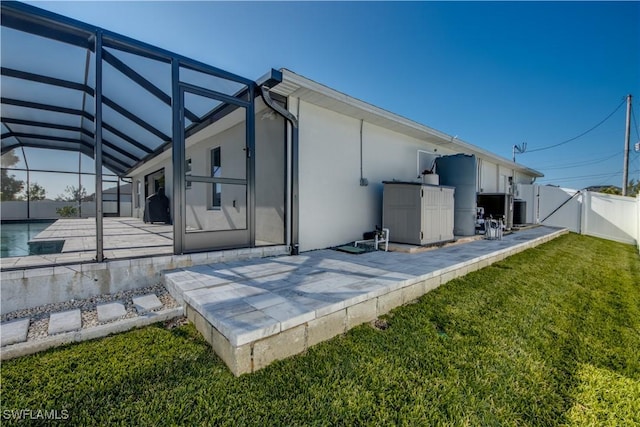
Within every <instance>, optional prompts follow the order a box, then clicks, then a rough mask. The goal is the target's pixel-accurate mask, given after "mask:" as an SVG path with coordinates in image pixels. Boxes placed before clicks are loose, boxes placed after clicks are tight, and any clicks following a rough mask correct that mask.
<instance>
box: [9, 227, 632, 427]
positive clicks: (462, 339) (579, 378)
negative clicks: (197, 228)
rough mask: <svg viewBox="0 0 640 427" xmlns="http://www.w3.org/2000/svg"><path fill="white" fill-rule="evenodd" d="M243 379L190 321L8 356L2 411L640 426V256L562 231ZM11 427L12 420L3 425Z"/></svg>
mask: <svg viewBox="0 0 640 427" xmlns="http://www.w3.org/2000/svg"><path fill="white" fill-rule="evenodd" d="M386 319H387V320H388V325H389V327H388V328H387V329H385V330H379V329H376V328H373V327H372V326H370V325H362V326H360V327H357V328H355V329H353V330H351V331H350V332H349V333H348V334H346V335H345V336H340V337H337V338H335V339H333V340H331V341H328V342H326V343H323V344H320V345H318V346H316V347H315V348H313V349H311V350H309V351H308V352H307V353H306V354H303V355H300V356H296V357H294V358H291V359H288V360H285V361H281V362H277V363H275V364H273V365H271V366H270V367H268V368H266V369H264V370H262V371H259V372H258V373H255V374H251V375H245V376H243V377H240V378H235V377H234V376H232V375H231V374H230V373H229V371H228V370H227V369H226V367H225V366H224V364H223V363H222V362H221V361H220V360H219V359H218V358H217V357H216V356H215V354H213V352H212V350H211V349H210V347H209V346H208V345H207V344H206V343H205V341H204V340H203V339H202V338H201V337H200V336H199V335H198V333H197V332H196V331H195V329H194V328H193V327H192V326H191V325H187V326H182V327H179V328H176V329H172V330H168V329H166V328H164V327H163V325H156V326H152V327H147V328H144V329H140V330H136V331H132V332H129V333H124V334H120V335H115V336H112V337H108V338H104V339H99V340H95V341H91V342H85V343H81V344H77V345H71V346H68V347H65V348H59V349H54V350H50V351H47V352H45V353H41V354H37V355H34V356H29V357H24V358H21V359H17V360H12V361H8V362H5V363H3V364H2V382H1V389H2V403H1V407H2V415H3V416H6V415H7V412H6V411H8V410H15V409H31V410H34V411H35V410H38V409H42V410H52V409H57V410H58V411H61V410H63V409H64V410H66V411H68V414H69V416H70V421H71V422H73V423H75V424H81V425H92V424H121V425H217V424H225V425H233V426H243V425H259V426H271V425H347V426H351V425H396V424H400V425H471V426H479V425H481V426H485V425H518V426H521V425H558V424H560V425H593V426H596V425H597V426H599V425H620V426H629V425H640V257H639V256H638V253H637V249H636V248H635V247H633V246H631V245H623V244H618V243H614V242H609V241H606V240H601V239H596V238H591V237H585V236H579V235H576V234H569V235H566V236H563V237H560V238H558V239H556V240H554V241H552V242H550V243H547V244H545V245H542V246H539V247H538V248H535V249H531V250H528V251H526V252H524V253H521V254H519V255H516V256H513V257H511V258H509V259H507V260H505V261H503V262H500V263H498V264H494V265H493V266H491V267H488V268H485V269H483V270H481V271H478V272H475V273H472V274H469V275H467V276H466V277H463V278H460V279H456V280H454V281H452V282H449V283H448V284H447V285H445V286H443V287H441V288H440V289H438V290H436V291H434V292H431V293H429V294H427V295H425V296H424V297H423V298H421V299H420V300H419V301H418V303H416V304H410V305H407V306H404V307H401V308H398V309H396V310H395V311H393V312H392V313H391V314H390V315H389V316H386ZM5 424H7V422H6V420H3V425H5Z"/></svg>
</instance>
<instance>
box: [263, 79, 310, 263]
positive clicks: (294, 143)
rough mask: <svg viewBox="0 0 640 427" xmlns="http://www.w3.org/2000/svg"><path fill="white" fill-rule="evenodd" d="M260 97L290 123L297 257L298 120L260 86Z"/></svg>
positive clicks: (293, 233)
mask: <svg viewBox="0 0 640 427" xmlns="http://www.w3.org/2000/svg"><path fill="white" fill-rule="evenodd" d="M260 95H261V96H262V100H263V101H264V103H265V104H267V106H269V108H271V109H272V110H273V111H275V112H276V113H278V114H280V115H281V116H282V117H284V118H285V119H286V120H287V121H288V122H289V123H291V165H290V168H291V196H290V199H289V200H290V203H291V205H290V206H289V211H290V212H291V242H290V245H291V255H298V252H299V250H300V242H299V231H300V230H299V202H298V118H297V117H296V116H295V115H293V114H292V113H291V112H290V111H289V110H287V109H286V108H283V107H282V106H280V105H279V104H278V103H276V102H275V101H274V100H273V99H272V98H271V94H270V93H269V88H268V87H266V86H260Z"/></svg>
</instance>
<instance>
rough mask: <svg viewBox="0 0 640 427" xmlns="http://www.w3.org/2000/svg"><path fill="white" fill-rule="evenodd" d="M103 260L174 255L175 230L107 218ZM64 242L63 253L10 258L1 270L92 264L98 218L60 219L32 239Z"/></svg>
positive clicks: (2, 265) (104, 228)
mask: <svg viewBox="0 0 640 427" xmlns="http://www.w3.org/2000/svg"><path fill="white" fill-rule="evenodd" d="M103 230H104V241H103V248H104V256H105V258H107V259H117V258H131V257H141V256H150V255H170V254H173V226H172V225H167V224H145V223H144V222H143V221H142V220H141V219H138V218H128V217H122V218H110V217H109V218H104V219H103ZM60 240H62V241H64V245H63V247H62V251H61V252H60V253H53V254H45V255H28V256H22V257H7V258H2V259H1V260H0V265H1V267H2V269H16V268H29V267H34V266H44V265H58V264H68V263H79V262H87V261H91V260H93V259H94V258H95V256H96V220H95V218H72V219H59V220H57V221H56V222H54V223H53V224H51V225H50V226H49V227H47V228H46V229H45V230H43V231H42V232H40V233H39V234H38V235H37V236H35V237H34V238H33V239H31V242H33V243H34V244H35V245H37V244H38V242H40V243H41V244H43V245H46V244H47V242H50V241H60Z"/></svg>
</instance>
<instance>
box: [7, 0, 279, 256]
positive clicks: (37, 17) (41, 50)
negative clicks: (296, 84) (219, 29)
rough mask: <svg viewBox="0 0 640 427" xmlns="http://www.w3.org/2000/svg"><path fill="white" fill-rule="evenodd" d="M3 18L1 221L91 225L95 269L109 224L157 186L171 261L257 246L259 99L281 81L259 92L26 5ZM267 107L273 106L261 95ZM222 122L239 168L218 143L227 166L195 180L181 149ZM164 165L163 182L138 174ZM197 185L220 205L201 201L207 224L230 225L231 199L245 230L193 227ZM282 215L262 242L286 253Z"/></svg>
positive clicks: (272, 80)
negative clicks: (215, 217)
mask: <svg viewBox="0 0 640 427" xmlns="http://www.w3.org/2000/svg"><path fill="white" fill-rule="evenodd" d="M1 8H2V30H1V31H2V33H1V65H2V66H1V85H2V98H1V108H2V110H1V116H2V143H1V152H2V179H3V182H2V200H3V201H2V213H3V215H2V218H3V220H4V219H6V218H8V217H9V214H10V213H11V215H13V216H14V217H16V218H24V219H33V218H42V217H55V218H59V217H69V218H85V219H86V218H91V219H92V221H91V223H92V225H93V227H94V230H93V231H94V233H95V248H94V249H95V257H94V261H98V262H101V261H103V260H104V259H105V255H104V229H105V225H104V221H105V217H110V216H114V217H132V216H135V214H136V213H137V212H138V211H139V210H141V209H143V208H144V204H145V199H146V197H148V196H149V195H150V193H152V192H153V191H154V190H157V189H158V188H157V186H158V183H160V184H161V185H162V186H164V187H165V188H166V194H167V196H168V199H169V201H170V206H169V208H170V211H171V214H170V215H171V221H172V222H171V224H169V225H170V226H171V227H170V233H169V235H170V238H171V239H172V242H171V244H172V252H173V253H175V254H180V253H186V252H193V251H200V250H208V249H215V248H226V247H251V246H255V245H257V244H259V243H257V242H260V241H261V237H260V236H256V217H257V216H258V215H256V175H255V174H256V160H255V159H256V157H259V156H257V155H251V154H252V153H254V152H255V141H256V131H255V120H256V114H255V108H256V107H255V105H256V102H257V100H256V96H258V95H260V94H261V92H262V89H263V88H267V89H268V88H269V87H272V86H273V85H275V84H277V83H278V82H279V81H280V80H281V78H282V77H281V73H279V72H278V71H275V70H272V71H271V72H270V73H269V74H268V75H267V76H265V77H264V78H263V79H261V81H260V83H257V82H254V81H252V80H249V79H246V78H243V77H240V76H237V75H235V74H232V73H229V72H226V71H224V70H221V69H219V68H216V67H212V66H209V65H206V64H203V63H200V62H198V61H195V60H192V59H189V58H185V57H183V56H180V55H178V54H175V53H172V52H169V51H166V50H163V49H160V48H156V47H153V46H151V45H148V44H145V43H142V42H139V41H136V40H133V39H130V38H128V37H125V36H122V35H119V34H115V33H112V32H110V31H107V30H104V29H102V28H99V27H95V26H92V25H89V24H85V23H82V22H79V21H75V20H72V19H69V18H66V17H64V16H60V15H57V14H53V13H50V12H47V11H44V10H42V9H39V8H35V7H32V6H29V5H25V4H22V3H18V2H2V5H1ZM267 101H270V102H274V101H273V100H271V99H268V95H267V99H265V101H264V103H266V104H267V105H269V103H268V102H267ZM278 101H279V102H280V104H284V102H285V101H284V100H278ZM261 102H263V101H261ZM262 106H263V107H264V104H262ZM272 108H273V107H272ZM278 119H279V120H280V121H279V122H278V123H279V126H280V127H281V128H282V131H281V132H280V133H281V135H280V136H279V138H280V139H279V140H278V144H280V147H279V148H278V150H281V153H280V152H278V156H280V157H281V158H282V161H278V162H277V170H276V171H275V174H273V173H272V175H274V176H276V177H277V180H276V182H277V186H279V187H281V190H279V192H278V194H277V195H276V196H275V197H276V199H277V203H275V204H277V206H276V207H277V208H278V209H280V208H282V209H281V210H282V211H284V210H285V209H284V205H285V199H286V198H287V197H288V195H286V194H285V192H286V184H285V180H286V173H287V169H286V166H285V162H286V150H287V148H286V145H287V141H286V136H285V135H286V126H287V124H286V122H285V120H284V119H283V118H282V113H280V115H278ZM223 122H224V123H227V122H229V123H231V124H233V125H234V126H235V127H233V129H236V128H237V129H240V131H238V132H237V135H239V136H238V137H237V138H236V139H238V140H240V142H239V144H241V146H239V148H237V149H236V151H240V150H241V151H242V153H243V157H242V159H241V161H237V160H236V161H235V163H237V165H235V166H234V167H233V170H232V169H231V168H230V167H226V165H228V164H229V163H230V162H231V160H229V159H230V158H231V154H227V152H229V153H231V150H230V149H229V150H227V149H226V148H224V147H225V146H224V145H222V146H223V150H227V151H226V152H223V153H222V159H223V160H224V161H226V162H227V163H226V165H225V167H222V168H220V167H219V168H218V169H217V170H213V171H212V170H211V169H212V167H211V166H212V165H208V166H207V168H208V172H207V173H205V172H202V171H200V172H199V171H198V170H197V168H194V169H193V170H192V169H191V162H192V161H194V162H195V158H194V155H191V154H189V151H188V149H187V148H186V145H187V144H186V143H185V141H193V140H194V139H195V138H196V137H197V135H199V134H202V135H205V134H207V132H209V133H210V132H211V129H212V126H213V125H218V124H220V126H222V125H221V123H223ZM230 126H231V125H227V126H226V128H229V127H230ZM207 135H208V134H207ZM203 138H204V136H203ZM200 139H202V138H200ZM218 150H220V149H219V148H218ZM234 152H235V151H234ZM258 154H259V153H258ZM163 158H164V159H165V161H166V162H168V163H166V165H167V167H166V168H165V169H163V173H162V176H159V175H153V174H152V173H151V172H148V171H146V170H145V165H148V164H154V162H155V163H157V164H158V165H161V164H162V162H160V161H159V159H163ZM218 159H220V153H219V151H218ZM212 161H214V162H215V160H212ZM158 168H160V166H158ZM141 171H143V172H141ZM221 171H222V172H224V173H221ZM209 172H210V173H209ZM259 173H260V172H259ZM138 175H140V176H144V178H143V179H140V178H136V176H138ZM150 177H153V178H154V179H155V188H154V186H153V185H151V184H150V183H149V182H147V181H149V180H151V178H150ZM141 181H142V182H141ZM199 187H203V188H204V190H203V191H204V192H205V193H208V194H213V196H210V199H211V197H213V198H214V199H215V198H216V195H217V196H218V198H219V200H217V202H216V201H214V202H213V203H212V202H211V200H209V201H208V202H207V203H208V205H207V209H208V212H209V214H212V213H216V206H215V203H219V204H221V205H222V206H217V208H218V210H221V211H224V213H225V214H226V216H227V217H229V216H230V215H229V214H228V212H227V211H226V210H225V205H224V203H226V202H225V200H226V199H230V198H231V196H232V195H233V197H232V198H233V200H230V201H229V203H233V208H234V209H235V211H233V212H234V214H237V215H242V218H241V220H237V219H234V218H233V217H231V220H229V221H231V222H232V224H231V225H228V224H226V225H225V226H220V225H216V224H215V223H214V222H212V224H213V225H207V224H208V223H207V224H204V225H201V224H200V222H202V221H201V220H200V221H199V222H198V218H196V220H195V222H194V221H193V220H192V219H191V217H190V215H192V213H190V211H194V212H196V210H195V209H193V208H191V209H189V208H187V206H188V203H189V197H191V196H190V195H189V194H190V193H189V192H191V193H192V194H195V193H196V190H192V189H193V188H199ZM220 194H222V195H220ZM261 194H262V193H261ZM258 199H260V196H258ZM259 204H260V202H259V201H258V207H259ZM230 206H231V205H230ZM43 209H44V210H45V211H46V212H43ZM238 212H239V213H238ZM196 213H197V212H196ZM138 217H141V215H138ZM281 217H282V218H283V219H282V224H280V225H278V227H277V228H278V230H280V229H281V230H282V231H281V236H280V235H279V236H280V237H275V238H271V239H269V242H268V243H272V244H284V243H285V234H286V233H285V230H284V228H285V225H284V221H285V220H284V212H281ZM93 218H95V221H93ZM205 222H206V221H205ZM198 227H200V228H198ZM194 230H195V231H197V232H193V231H194ZM165 234H166V233H165ZM289 234H290V232H289Z"/></svg>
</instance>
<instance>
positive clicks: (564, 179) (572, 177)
mask: <svg viewBox="0 0 640 427" xmlns="http://www.w3.org/2000/svg"><path fill="white" fill-rule="evenodd" d="M621 173H622V171H620V172H616V173H600V174H591V175H579V176H568V177H564V178H546V179H541V180H540V181H573V180H576V179H583V178H600V177H603V176H614V175H619V174H621Z"/></svg>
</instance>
